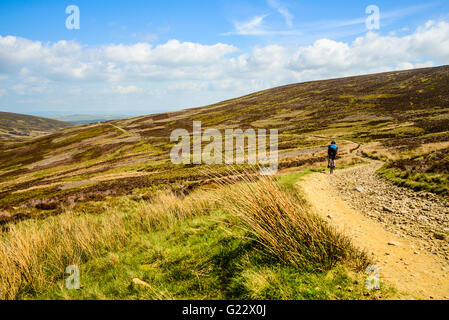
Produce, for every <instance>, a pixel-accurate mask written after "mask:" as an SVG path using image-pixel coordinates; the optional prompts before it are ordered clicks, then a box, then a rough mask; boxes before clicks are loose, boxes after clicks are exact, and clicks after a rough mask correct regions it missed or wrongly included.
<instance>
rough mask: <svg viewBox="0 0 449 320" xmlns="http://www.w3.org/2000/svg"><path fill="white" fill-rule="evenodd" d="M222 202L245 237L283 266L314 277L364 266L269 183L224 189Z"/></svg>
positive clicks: (342, 241)
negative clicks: (339, 267) (314, 272)
mask: <svg viewBox="0 0 449 320" xmlns="http://www.w3.org/2000/svg"><path fill="white" fill-rule="evenodd" d="M226 200H227V201H226V205H225V208H226V209H227V210H228V211H230V212H233V213H234V214H235V215H236V216H237V217H238V218H239V219H240V221H241V222H242V223H243V227H244V228H245V229H246V230H247V231H248V233H250V234H252V235H253V237H254V239H256V240H257V241H258V242H260V243H261V244H262V245H263V246H264V247H265V249H266V250H267V251H268V252H270V253H271V254H273V255H275V256H276V257H278V258H279V259H280V260H281V261H283V262H284V263H286V264H291V265H296V266H298V267H301V268H307V269H313V270H317V271H327V270H330V269H331V268H333V267H334V266H336V265H337V264H338V263H339V262H345V263H349V264H350V265H351V266H352V267H353V268H354V269H356V270H362V269H364V268H366V267H367V266H368V265H369V262H370V261H369V259H368V257H367V255H366V254H365V253H364V252H361V251H360V250H358V249H357V248H355V247H354V246H353V245H352V243H351V241H350V239H349V238H348V237H346V236H345V235H343V234H341V233H339V232H337V230H335V228H333V227H332V226H330V225H329V224H328V223H327V222H326V221H324V220H323V219H322V218H321V217H319V216H318V215H316V214H314V213H313V212H311V210H310V208H308V207H307V205H306V203H305V202H304V200H302V199H301V198H300V197H297V196H294V195H293V194H292V193H290V192H289V191H288V190H285V189H284V188H283V187H282V186H281V185H280V184H279V182H278V181H276V180H275V179H272V178H262V179H260V180H259V181H258V182H257V183H249V182H248V183H240V184H237V185H235V186H233V187H231V188H229V191H228V192H227V194H226Z"/></svg>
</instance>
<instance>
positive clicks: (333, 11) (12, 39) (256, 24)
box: [0, 0, 449, 115]
mask: <svg viewBox="0 0 449 320" xmlns="http://www.w3.org/2000/svg"><path fill="white" fill-rule="evenodd" d="M68 5H76V6H78V8H79V10H80V29H79V30H68V29H67V28H66V25H65V21H66V18H67V17H68V14H66V13H65V9H66V7H67V6H68ZM369 5H375V6H377V7H378V8H379V9H380V28H379V29H376V30H368V29H367V26H366V23H365V20H366V18H367V17H368V14H366V12H365V10H366V8H367V7H368V6H369ZM0 37H1V38H0V110H2V111H16V112H22V113H33V114H51V113H60V114H72V113H95V114H117V113H118V114H126V115H128V114H129V115H137V114H148V113H153V112H164V111H171V110H177V109H181V108H187V107H195V106H199V105H205V104H209V103H212V102H216V101H220V100H222V99H227V98H232V97H236V96H239V95H242V94H246V93H250V92H253V91H257V90H262V89H266V88H269V87H273V86H277V85H283V84H287V83H292V82H301V81H308V80H316V79H326V78H333V77H340V76H347V75H356V74H363V73H370V72H381V71H389V70H398V69H407V68H414V67H424V66H436V65H442V64H447V63H449V2H448V1H430V2H422V1H410V0H408V1H403V0H395V1H372V2H371V1H370V2H365V1H344V2H342V1H287V0H261V1H232V0H226V1H225V0H222V1H179V0H178V1H175V0H168V1H167V0H166V1H149V0H147V1H80V0H74V1H70V2H66V1H60V0H59V1H18V0H16V1H1V3H0Z"/></svg>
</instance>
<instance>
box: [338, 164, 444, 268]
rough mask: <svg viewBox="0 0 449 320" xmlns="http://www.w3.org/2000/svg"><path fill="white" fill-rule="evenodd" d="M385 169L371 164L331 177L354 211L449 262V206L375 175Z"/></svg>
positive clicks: (424, 193)
mask: <svg viewBox="0 0 449 320" xmlns="http://www.w3.org/2000/svg"><path fill="white" fill-rule="evenodd" d="M381 166H382V163H381V162H377V161H373V162H372V163H370V164H369V165H365V166H358V167H353V168H350V169H347V170H343V171H337V172H336V174H335V175H333V176H331V177H330V181H332V184H333V185H334V186H336V187H337V189H338V191H339V193H340V195H341V198H342V199H343V200H345V201H346V202H347V203H348V205H349V206H350V207H351V208H353V209H358V210H359V211H360V212H361V213H363V214H364V215H366V216H368V217H370V218H373V219H375V220H377V221H378V222H380V223H381V224H382V225H384V227H385V228H386V229H387V230H389V231H392V232H394V233H395V234H397V235H399V236H400V237H405V236H412V237H415V238H417V239H418V240H420V242H421V245H420V246H419V247H418V248H416V249H417V252H418V251H419V250H427V251H428V252H431V253H432V254H435V255H438V256H440V257H442V258H444V259H446V260H448V261H449V241H448V240H449V203H448V202H447V201H446V200H444V199H441V198H439V197H438V196H436V195H434V194H432V193H428V192H416V191H413V190H411V189H408V188H403V187H398V186H395V185H393V184H391V183H389V182H388V181H385V180H384V179H380V178H378V177H377V176H376V174H375V171H376V170H377V169H379V168H380V167H381Z"/></svg>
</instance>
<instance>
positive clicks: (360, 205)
mask: <svg viewBox="0 0 449 320" xmlns="http://www.w3.org/2000/svg"><path fill="white" fill-rule="evenodd" d="M380 165H381V163H379V162H375V161H371V162H370V163H369V164H366V165H360V166H357V167H351V168H348V169H344V170H337V172H336V173H335V174H334V175H332V176H331V175H330V174H329V173H328V172H326V173H314V174H312V175H310V176H307V177H306V178H305V180H303V181H301V182H299V186H300V187H301V189H302V190H303V191H304V193H305V196H306V198H307V200H308V202H309V203H310V204H311V206H312V208H313V209H314V210H316V212H317V213H319V214H320V215H322V216H323V217H325V218H326V219H327V220H329V221H330V223H331V224H333V225H335V226H336V227H337V228H338V229H340V230H343V231H344V232H345V233H346V234H347V235H349V236H350V237H351V238H352V239H353V241H354V243H355V244H356V245H357V246H359V247H360V248H362V249H364V250H366V251H367V252H368V253H369V254H372V256H373V260H374V261H375V265H376V266H378V267H379V268H380V278H381V281H384V282H386V283H389V284H391V285H393V286H394V287H395V288H397V289H398V290H399V291H400V294H399V296H398V297H397V298H401V299H407V298H422V299H449V258H448V254H449V252H448V249H449V245H448V239H447V237H446V238H445V239H442V240H439V239H436V238H435V234H434V231H432V230H435V228H440V230H441V229H443V230H446V229H445V228H446V227H449V223H448V219H449V212H448V211H447V210H448V207H447V203H445V202H442V201H441V200H440V199H437V198H434V199H432V198H430V199H429V196H423V197H420V196H417V195H416V193H414V192H408V190H405V189H403V188H399V187H396V186H393V185H391V184H389V183H388V182H385V181H383V180H380V179H378V178H377V177H376V176H375V171H376V170H377V168H379V166H380ZM356 187H357V188H358V189H359V190H355V188H356ZM403 204H411V206H412V208H411V209H410V210H408V211H400V210H399V208H402V207H401V206H402V205H403ZM387 205H388V206H387ZM424 208H426V210H422V209H424ZM420 217H421V218H420ZM393 221H395V222H396V223H395V222H393ZM429 230H431V231H429ZM443 236H444V234H443Z"/></svg>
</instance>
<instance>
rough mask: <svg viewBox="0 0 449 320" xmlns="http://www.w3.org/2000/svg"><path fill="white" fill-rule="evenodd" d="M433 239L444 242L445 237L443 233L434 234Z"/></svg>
mask: <svg viewBox="0 0 449 320" xmlns="http://www.w3.org/2000/svg"><path fill="white" fill-rule="evenodd" d="M433 237H434V238H435V239H437V240H446V235H445V234H444V233H439V232H435V233H434V234H433Z"/></svg>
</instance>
